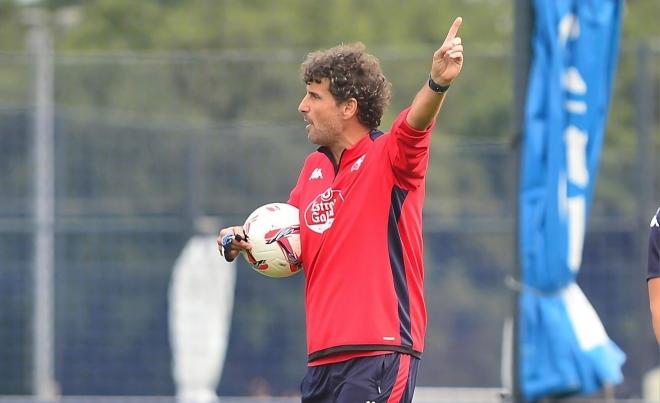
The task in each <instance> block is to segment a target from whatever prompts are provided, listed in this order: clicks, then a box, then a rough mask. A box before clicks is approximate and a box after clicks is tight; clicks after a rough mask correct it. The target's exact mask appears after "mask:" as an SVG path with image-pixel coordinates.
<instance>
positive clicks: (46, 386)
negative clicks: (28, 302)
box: [26, 9, 56, 400]
mask: <svg viewBox="0 0 660 403" xmlns="http://www.w3.org/2000/svg"><path fill="white" fill-rule="evenodd" d="M26 11H28V13H26V17H27V18H26V20H27V23H28V25H29V26H30V31H29V35H28V48H29V51H30V55H31V58H32V66H33V69H34V81H33V85H34V88H33V97H34V115H33V130H34V132H33V136H34V143H33V147H34V151H33V164H34V220H35V227H34V280H33V281H34V317H33V340H32V341H33V351H32V360H33V367H32V371H33V372H32V382H33V385H32V386H33V394H34V395H35V396H36V397H37V398H38V399H39V400H53V399H54V398H55V394H56V388H55V377H54V373H55V369H54V359H53V356H54V349H53V327H54V326H53V325H54V320H53V303H54V299H53V268H54V259H55V253H54V240H55V236H54V223H55V186H54V172H53V171H54V156H53V155H54V152H53V148H54V145H53V143H54V141H53V48H52V38H51V35H50V31H49V29H48V15H47V11H46V10H43V9H31V10H26Z"/></svg>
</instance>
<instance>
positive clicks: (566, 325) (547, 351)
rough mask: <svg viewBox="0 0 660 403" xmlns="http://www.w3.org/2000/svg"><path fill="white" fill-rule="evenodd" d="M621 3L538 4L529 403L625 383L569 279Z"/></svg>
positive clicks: (525, 223)
mask: <svg viewBox="0 0 660 403" xmlns="http://www.w3.org/2000/svg"><path fill="white" fill-rule="evenodd" d="M622 7H623V4H622V0H535V1H534V11H535V32H534V42H533V52H534V53H533V59H532V66H531V71H530V79H529V87H528V92H527V104H526V109H525V129H524V130H525V133H524V145H523V151H522V158H521V180H520V194H519V198H520V200H519V202H520V203H519V206H520V209H519V242H520V248H519V250H520V255H521V256H520V261H521V267H522V282H523V283H524V287H523V291H522V292H521V295H520V299H519V309H520V311H519V321H520V322H519V323H520V326H519V341H520V345H519V346H518V348H519V371H520V372H519V379H520V388H521V392H522V395H523V397H524V398H525V400H526V401H534V400H538V399H540V398H542V397H545V396H551V395H562V396H563V395H570V394H582V395H586V394H591V393H593V392H596V391H598V390H599V389H601V388H602V387H603V386H604V385H607V384H609V385H614V384H617V383H620V382H621V380H622V375H621V365H622V364H623V362H624V361H625V355H624V354H623V352H622V351H621V350H620V349H619V348H618V347H617V346H616V345H615V344H614V343H613V342H612V341H611V340H610V339H609V337H608V336H607V333H606V332H605V329H604V328H603V326H602V324H601V322H600V319H599V318H598V315H597V314H596V312H595V311H594V309H593V308H592V306H591V305H590V304H589V301H588V300H587V298H586V297H585V296H584V294H583V293H582V291H581V290H580V288H579V287H578V286H577V284H576V283H575V278H576V275H577V272H578V270H579V269H580V265H581V259H582V246H583V241H584V235H585V228H586V225H587V217H588V216H589V209H590V206H591V199H592V196H593V189H594V184H595V182H596V176H597V173H598V162H599V156H600V153H601V147H602V144H603V137H604V132H605V122H606V116H607V109H608V104H609V99H610V92H611V87H612V81H613V76H614V73H615V70H616V59H617V53H618V48H619V33H620V28H621V11H622Z"/></svg>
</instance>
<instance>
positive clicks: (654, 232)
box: [646, 208, 660, 344]
mask: <svg viewBox="0 0 660 403" xmlns="http://www.w3.org/2000/svg"><path fill="white" fill-rule="evenodd" d="M659 223H660V208H658V210H657V211H656V212H655V215H654V216H653V218H652V219H651V229H650V232H649V260H648V275H647V278H646V280H647V284H648V288H649V304H650V306H651V321H652V323H653V330H654V332H655V338H656V340H657V341H658V344H660V224H659Z"/></svg>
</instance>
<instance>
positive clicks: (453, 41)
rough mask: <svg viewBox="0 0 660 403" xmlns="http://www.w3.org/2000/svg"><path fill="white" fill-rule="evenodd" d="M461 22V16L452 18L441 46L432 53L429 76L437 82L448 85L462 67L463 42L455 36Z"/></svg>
mask: <svg viewBox="0 0 660 403" xmlns="http://www.w3.org/2000/svg"><path fill="white" fill-rule="evenodd" d="M462 22H463V19H462V18H461V17H457V18H456V19H455V20H454V23H453V24H451V28H449V32H448V33H447V37H446V38H445V41H444V42H443V44H442V46H440V48H439V49H438V50H436V51H435V53H434V54H433V63H432V65H431V78H432V79H433V81H435V82H436V83H437V84H440V85H443V86H444V85H449V84H450V83H451V81H452V80H453V79H454V78H456V77H457V76H458V75H459V73H460V72H461V69H462V68H463V44H462V42H461V38H460V37H459V36H456V34H457V33H458V28H459V27H460V26H461V23H462Z"/></svg>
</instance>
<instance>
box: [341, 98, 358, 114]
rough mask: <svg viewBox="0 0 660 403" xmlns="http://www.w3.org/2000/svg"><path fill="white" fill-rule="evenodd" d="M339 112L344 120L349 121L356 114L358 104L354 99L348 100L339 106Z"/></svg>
mask: <svg viewBox="0 0 660 403" xmlns="http://www.w3.org/2000/svg"><path fill="white" fill-rule="evenodd" d="M341 112H342V115H343V116H344V119H350V118H352V117H353V116H356V115H357V113H358V102H357V99H355V98H349V99H348V100H346V101H344V103H343V104H342V105H341Z"/></svg>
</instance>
